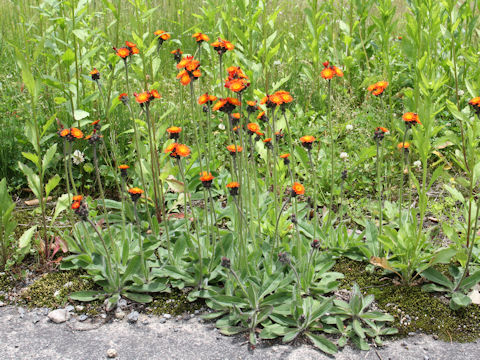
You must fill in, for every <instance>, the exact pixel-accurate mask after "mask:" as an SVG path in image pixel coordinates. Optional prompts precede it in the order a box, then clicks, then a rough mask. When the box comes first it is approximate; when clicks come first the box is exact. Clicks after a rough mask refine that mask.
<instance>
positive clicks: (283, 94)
mask: <svg viewBox="0 0 480 360" xmlns="http://www.w3.org/2000/svg"><path fill="white" fill-rule="evenodd" d="M277 94H278V95H280V96H281V97H282V101H283V103H284V104H288V103H291V102H292V101H293V97H292V95H290V93H289V92H287V91H277Z"/></svg>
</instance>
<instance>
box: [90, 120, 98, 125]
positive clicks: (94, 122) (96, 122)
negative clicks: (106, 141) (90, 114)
mask: <svg viewBox="0 0 480 360" xmlns="http://www.w3.org/2000/svg"><path fill="white" fill-rule="evenodd" d="M99 122H100V120H95V121H93V122H92V123H91V124H90V125H92V126H95V125H97V124H98V123H99Z"/></svg>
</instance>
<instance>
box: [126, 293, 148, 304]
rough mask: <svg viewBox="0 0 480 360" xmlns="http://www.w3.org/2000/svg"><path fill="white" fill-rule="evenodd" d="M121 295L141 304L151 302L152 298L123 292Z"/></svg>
mask: <svg viewBox="0 0 480 360" xmlns="http://www.w3.org/2000/svg"><path fill="white" fill-rule="evenodd" d="M122 295H123V296H125V297H126V298H129V299H130V300H133V301H136V302H138V303H141V304H146V303H149V302H152V301H153V298H152V297H151V296H150V295H147V294H139V293H131V292H124V293H122Z"/></svg>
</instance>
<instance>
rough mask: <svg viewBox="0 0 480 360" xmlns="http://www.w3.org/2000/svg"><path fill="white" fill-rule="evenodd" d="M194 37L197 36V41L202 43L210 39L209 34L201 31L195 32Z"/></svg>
mask: <svg viewBox="0 0 480 360" xmlns="http://www.w3.org/2000/svg"><path fill="white" fill-rule="evenodd" d="M192 37H193V38H195V41H196V42H197V43H199V44H201V43H202V42H204V41H210V38H209V37H208V36H207V35H205V34H202V33H200V32H198V33H195V34H193V35H192Z"/></svg>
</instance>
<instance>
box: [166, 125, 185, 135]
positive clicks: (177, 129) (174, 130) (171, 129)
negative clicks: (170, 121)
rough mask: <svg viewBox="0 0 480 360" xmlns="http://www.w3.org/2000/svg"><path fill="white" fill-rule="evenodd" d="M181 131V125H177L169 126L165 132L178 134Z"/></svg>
mask: <svg viewBox="0 0 480 360" xmlns="http://www.w3.org/2000/svg"><path fill="white" fill-rule="evenodd" d="M181 131H182V128H181V127H178V126H171V127H169V128H168V129H167V132H168V133H169V134H178V133H180V132H181Z"/></svg>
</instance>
